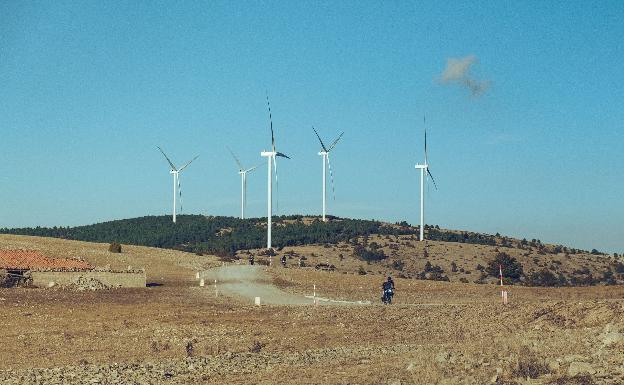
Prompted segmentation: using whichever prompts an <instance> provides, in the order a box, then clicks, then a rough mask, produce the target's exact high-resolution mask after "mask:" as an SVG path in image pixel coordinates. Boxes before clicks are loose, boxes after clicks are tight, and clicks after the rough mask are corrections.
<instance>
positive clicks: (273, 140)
mask: <svg viewBox="0 0 624 385" xmlns="http://www.w3.org/2000/svg"><path fill="white" fill-rule="evenodd" d="M266 98H267V107H268V108H269V124H270V126H271V148H273V151H274V152H275V135H274V133H273V117H272V116H271V103H269V92H268V91H267V93H266Z"/></svg>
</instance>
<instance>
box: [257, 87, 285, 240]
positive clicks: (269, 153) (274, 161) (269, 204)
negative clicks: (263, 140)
mask: <svg viewBox="0 0 624 385" xmlns="http://www.w3.org/2000/svg"><path fill="white" fill-rule="evenodd" d="M267 107H268V108H269V124H270V126H271V151H262V152H261V153H260V156H264V157H267V160H268V161H267V164H268V166H269V167H268V171H269V172H268V179H267V189H268V191H267V249H271V221H272V219H273V218H272V216H273V207H272V203H273V191H272V190H273V183H272V182H273V178H272V169H271V167H273V168H274V169H275V185H276V188H278V189H279V184H278V180H277V159H276V157H277V156H281V157H282V158H287V159H290V157H288V156H287V155H285V154H282V153H281V152H278V151H277V150H276V149H275V135H274V133H273V118H272V117H271V104H270V103H269V95H268V94H267ZM271 163H272V164H271ZM278 191H279V190H278Z"/></svg>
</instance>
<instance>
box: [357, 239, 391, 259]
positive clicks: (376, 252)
mask: <svg viewBox="0 0 624 385" xmlns="http://www.w3.org/2000/svg"><path fill="white" fill-rule="evenodd" d="M373 243H374V242H373ZM353 255H354V256H355V257H356V258H359V259H361V260H363V261H366V262H377V261H381V260H384V259H386V258H388V256H387V255H386V254H385V253H384V252H383V250H381V249H375V248H367V247H364V246H359V245H358V246H356V247H355V249H354V250H353Z"/></svg>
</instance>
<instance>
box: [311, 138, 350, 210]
mask: <svg viewBox="0 0 624 385" xmlns="http://www.w3.org/2000/svg"><path fill="white" fill-rule="evenodd" d="M312 130H314V133H315V134H316V137H317V138H318V140H319V142H321V151H319V153H318V154H319V155H320V156H322V157H323V222H326V221H327V220H326V219H325V201H326V198H327V192H326V191H327V189H326V187H325V184H326V181H327V176H326V175H327V173H326V171H325V170H326V166H329V175H330V177H331V184H332V194H333V197H334V200H336V192H335V190H334V173H333V172H332V168H331V163H330V161H329V152H330V151H331V150H333V149H334V147H336V144H338V141H339V140H340V138H342V135H343V134H344V132H341V133H340V135H338V138H336V140H334V141H333V142H332V144H331V145H330V146H329V148H328V147H325V143H323V141H322V140H321V137H320V136H319V134H318V132H316V130H315V129H314V127H312Z"/></svg>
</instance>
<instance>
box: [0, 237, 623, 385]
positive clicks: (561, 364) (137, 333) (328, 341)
mask: <svg viewBox="0 0 624 385" xmlns="http://www.w3.org/2000/svg"><path fill="white" fill-rule="evenodd" d="M0 247H2V248H16V247H18V248H19V247H22V248H28V249H36V250H41V251H43V252H44V253H46V254H47V255H50V256H59V257H83V258H85V260H87V261H89V262H91V263H94V262H96V261H97V263H96V264H98V265H103V264H111V265H113V266H116V265H115V264H118V266H121V267H123V266H125V265H128V264H130V265H133V266H134V267H145V268H146V269H147V274H148V277H152V278H153V279H156V278H158V279H161V278H162V279H161V282H163V283H164V285H163V286H159V287H151V288H146V289H126V290H118V291H103V292H80V293H75V292H69V291H61V290H44V289H22V288H18V289H0V304H1V305H2V307H1V308H0V309H1V310H0V323H1V324H2V325H3V327H2V328H0V340H2V341H5V343H4V345H3V349H2V350H0V369H9V368H10V369H17V370H18V373H21V372H19V370H25V369H27V368H32V367H58V366H66V365H80V364H85V363H102V364H106V363H114V362H116V363H145V362H161V361H164V360H177V361H175V362H181V363H182V364H184V363H185V362H186V361H184V360H186V359H187V356H189V350H188V349H189V342H192V356H193V357H211V358H213V359H214V360H215V362H216V363H215V364H214V368H213V366H211V368H212V369H210V371H209V372H206V373H204V372H202V373H203V374H201V377H197V378H191V379H187V380H179V381H178V380H175V378H174V379H172V380H171V381H170V382H171V383H197V382H206V383H211V382H213V383H292V384H310V383H324V384H336V383H358V384H392V383H398V382H400V383H401V384H410V383H414V384H423V383H426V384H444V383H446V384H488V383H497V384H528V383H531V384H592V383H597V384H598V383H606V384H618V383H624V355H622V354H621V352H622V351H624V338H622V336H623V335H624V300H622V298H624V289H623V288H622V287H590V288H565V289H533V288H520V287H518V288H513V289H511V292H510V300H511V303H510V305H509V306H503V305H502V304H500V302H499V297H498V296H499V293H498V289H497V287H496V286H494V285H475V284H461V283H442V282H430V281H415V280H408V279H397V287H398V291H397V296H396V305H392V306H381V305H378V304H377V303H378V296H379V295H380V291H379V286H380V284H381V281H382V279H383V276H382V275H380V274H376V275H370V274H369V275H365V276H360V275H357V274H342V273H341V272H333V273H330V272H319V271H315V270H314V269H296V268H292V267H289V268H286V269H284V268H282V267H273V268H270V269H269V270H270V272H271V274H272V276H273V277H274V278H275V282H276V283H277V284H279V285H280V286H281V287H283V288H284V290H287V291H292V292H298V293H306V294H310V292H311V291H312V284H316V285H317V293H318V294H319V295H321V296H327V297H332V298H345V299H370V300H372V301H375V304H374V305H372V306H342V307H333V306H319V307H314V306H262V307H254V306H252V305H251V304H242V303H237V302H234V301H232V300H230V299H228V298H225V297H216V298H215V296H214V292H213V291H212V290H211V289H210V288H199V287H197V283H196V282H195V281H194V279H193V278H194V271H195V270H196V269H199V268H200V267H202V266H210V265H215V264H220V262H218V261H217V259H216V258H215V257H200V256H196V255H192V254H187V253H180V252H175V251H170V250H158V249H150V248H142V247H132V246H125V245H124V246H123V253H122V254H109V253H108V251H107V247H108V244H89V243H84V242H70V241H62V240H52V239H44V238H30V237H11V236H2V237H0ZM319 258H320V257H319ZM7 341H8V343H7ZM250 350H251V351H253V353H250ZM237 357H246V358H245V359H246V360H247V361H245V364H244V367H241V368H239V369H236V370H229V369H228V370H227V371H219V368H220V367H226V365H229V364H231V363H232V362H234V361H235V360H236V359H238V358H237ZM572 362H586V363H588V364H590V365H591V367H592V368H593V369H594V370H595V373H594V374H592V375H590V376H589V377H588V376H587V375H583V374H580V375H577V376H574V377H572V376H569V375H568V368H569V366H570V363H572ZM228 367H229V366H228ZM237 368H238V367H237ZM197 375H198V376H199V374H197ZM527 377H528V378H529V380H527V379H526V378H527ZM176 381H178V382H176Z"/></svg>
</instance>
